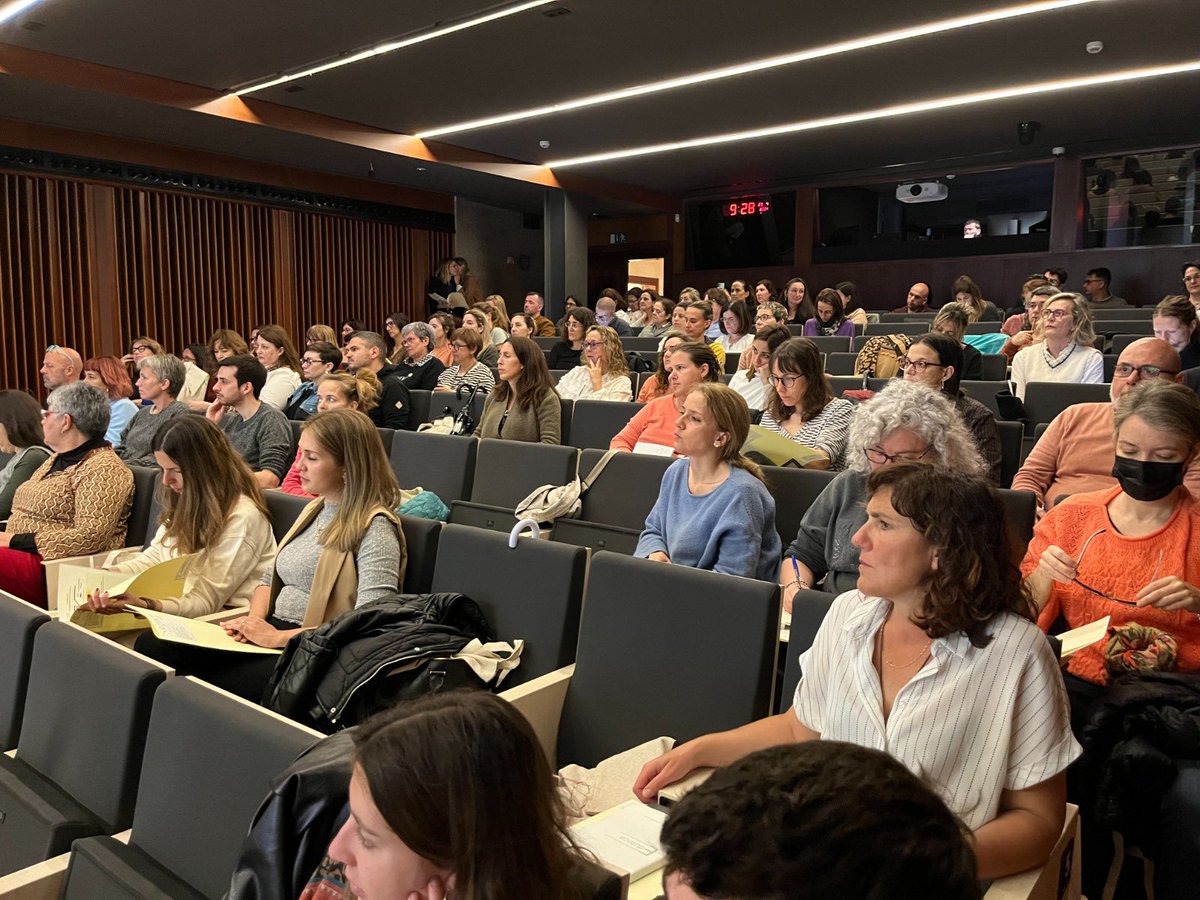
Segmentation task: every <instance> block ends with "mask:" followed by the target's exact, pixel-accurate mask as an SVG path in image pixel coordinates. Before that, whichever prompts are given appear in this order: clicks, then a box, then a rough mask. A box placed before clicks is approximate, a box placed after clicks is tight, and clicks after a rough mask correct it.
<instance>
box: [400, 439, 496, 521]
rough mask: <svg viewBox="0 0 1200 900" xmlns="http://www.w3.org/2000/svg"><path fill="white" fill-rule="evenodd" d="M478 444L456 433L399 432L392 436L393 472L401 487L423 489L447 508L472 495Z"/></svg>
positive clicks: (474, 440)
mask: <svg viewBox="0 0 1200 900" xmlns="http://www.w3.org/2000/svg"><path fill="white" fill-rule="evenodd" d="M478 447H479V441H477V440H476V439H475V438H473V437H468V436H464V435H458V434H430V433H428V432H420V433H414V432H408V431H398V432H396V434H394V435H393V436H392V471H393V472H395V473H396V478H397V479H398V480H399V482H400V486H401V487H404V488H408V489H409V490H411V489H413V488H417V487H419V488H424V489H425V490H427V491H433V493H435V494H437V495H438V497H439V498H440V499H441V501H442V502H443V503H445V504H446V505H447V506H449V505H450V504H451V503H453V502H454V501H455V500H465V499H466V498H467V497H469V496H471V485H472V483H473V481H474V479H475V455H476V452H477V450H478Z"/></svg>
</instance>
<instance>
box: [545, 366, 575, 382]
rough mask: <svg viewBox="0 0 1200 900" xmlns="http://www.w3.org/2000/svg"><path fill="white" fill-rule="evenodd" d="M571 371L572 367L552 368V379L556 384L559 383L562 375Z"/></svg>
mask: <svg viewBox="0 0 1200 900" xmlns="http://www.w3.org/2000/svg"><path fill="white" fill-rule="evenodd" d="M570 371H571V370H570V369H551V370H550V381H551V382H552V383H554V384H558V383H559V382H560V381H562V377H563V376H564V375H566V374H567V373H568V372H570Z"/></svg>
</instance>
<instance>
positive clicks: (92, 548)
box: [8, 445, 133, 559]
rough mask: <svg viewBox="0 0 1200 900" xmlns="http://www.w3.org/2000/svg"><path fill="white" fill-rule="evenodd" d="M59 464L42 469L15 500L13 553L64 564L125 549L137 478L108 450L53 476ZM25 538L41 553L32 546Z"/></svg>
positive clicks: (46, 464)
mask: <svg viewBox="0 0 1200 900" xmlns="http://www.w3.org/2000/svg"><path fill="white" fill-rule="evenodd" d="M56 458H57V455H55V456H51V457H50V458H49V459H48V460H46V461H45V462H44V463H42V465H41V466H40V467H39V468H38V470H37V471H36V472H34V473H33V475H32V476H31V477H30V479H29V480H28V481H26V482H25V483H24V484H23V485H21V486H20V487H19V488H17V492H16V494H14V495H13V508H12V515H11V516H10V517H9V520H8V532H9V533H10V534H12V535H13V543H12V546H13V548H14V549H21V550H30V551H33V552H37V553H40V554H41V555H42V558H43V559H60V558H61V557H64V556H78V555H80V554H83V553H102V552H104V551H105V550H116V549H117V548H119V547H123V546H124V545H125V528H126V523H127V522H128V520H129V508H130V506H131V505H132V503H133V473H132V472H130V471H129V468H128V467H127V466H126V465H125V464H124V463H123V462H121V460H120V459H119V458H118V457H117V454H115V453H114V452H113V451H112V448H111V447H108V446H107V445H106V446H104V447H100V448H98V449H96V450H93V451H91V452H90V453H88V454H87V455H86V456H84V458H83V459H82V460H80V461H79V462H78V463H76V464H75V465H73V466H67V467H66V468H65V469H63V470H62V471H58V472H54V473H53V474H48V473H49V472H50V468H51V466H53V465H54V460H55V459H56ZM26 535H29V536H31V537H32V539H33V541H34V543H35V544H36V547H31V546H28V538H26V537H25V536H26Z"/></svg>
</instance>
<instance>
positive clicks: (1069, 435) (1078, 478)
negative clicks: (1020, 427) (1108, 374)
mask: <svg viewBox="0 0 1200 900" xmlns="http://www.w3.org/2000/svg"><path fill="white" fill-rule="evenodd" d="M1151 368H1153V369H1154V370H1157V371H1151ZM1143 378H1165V379H1167V380H1168V381H1180V380H1181V374H1180V363H1179V354H1178V353H1176V352H1175V351H1174V350H1173V349H1171V345H1170V344H1168V343H1167V342H1166V341H1163V340H1160V339H1159V338H1142V339H1141V340H1139V341H1134V342H1133V343H1132V344H1130V345H1129V346H1128V347H1126V348H1125V351H1124V352H1123V353H1122V354H1121V356H1120V358H1119V359H1118V360H1117V367H1116V370H1115V371H1114V372H1113V380H1112V388H1111V390H1110V396H1111V397H1112V400H1113V401H1116V399H1117V398H1118V397H1120V396H1121V395H1122V394H1123V393H1125V391H1126V390H1128V389H1129V388H1130V387H1132V386H1133V385H1135V384H1137V383H1138V382H1139V381H1140V380H1141V379H1143ZM1112 407H1113V404H1112V403H1111V402H1110V403H1076V404H1075V405H1074V406H1071V407H1068V408H1067V409H1065V410H1063V411H1062V412H1061V413H1059V414H1058V415H1057V416H1055V418H1054V421H1053V422H1051V423H1050V426H1049V427H1048V428H1047V429H1046V432H1045V433H1044V434H1043V435H1042V436H1041V438H1040V439H1039V440H1038V442H1037V443H1036V444H1034V445H1033V449H1032V450H1031V451H1030V452H1029V456H1028V457H1027V458H1026V460H1025V463H1024V465H1022V466H1021V470H1020V471H1019V472H1017V474H1016V476H1015V477H1014V478H1013V482H1012V489H1013V490H1014V491H1030V492H1032V493H1034V494H1036V495H1037V498H1038V516H1039V518H1040V517H1041V516H1042V515H1044V514H1045V511H1046V510H1047V509H1049V508H1050V507H1052V506H1054V503H1055V501H1056V500H1057V499H1058V498H1059V497H1061V496H1063V495H1064V494H1079V493H1083V492H1084V491H1100V490H1104V489H1105V488H1107V487H1111V486H1113V485H1115V484H1116V483H1117V480H1116V479H1115V478H1114V477H1113V475H1112V468H1113V463H1114V461H1115V457H1114V453H1113V444H1112V435H1113V417H1112ZM1184 486H1185V487H1187V489H1188V491H1190V492H1191V493H1192V495H1193V496H1197V497H1200V460H1196V461H1194V462H1193V463H1192V465H1191V466H1190V467H1189V468H1188V473H1187V476H1186V477H1185V479H1184Z"/></svg>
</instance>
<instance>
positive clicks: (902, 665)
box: [876, 622, 933, 669]
mask: <svg viewBox="0 0 1200 900" xmlns="http://www.w3.org/2000/svg"><path fill="white" fill-rule="evenodd" d="M886 624H887V622H884V623H883V625H880V626H879V631H878V632H876V633H877V634H878V635H879V660H880V662H882V663H883V664H884V665H885V666H887V667H888V668H889V669H907V668H910V667H911V666H913V665H915V664H916V663H918V662H921V661H922V660H923V659H925V657H926V656H928V655H929V648H930V647H931V646H933V641H932V639H931V640H928V641H926V642H925V647H924V648H923V649H922V650H921V652H920V653H918V654H917V655H916V656H914V657H913V658H912V659H910V660H909V661H908V662H903V663H898V664H897V663H894V662H888V660H887V659H886V658H885V657H884V655H883V627H884V625H886Z"/></svg>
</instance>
